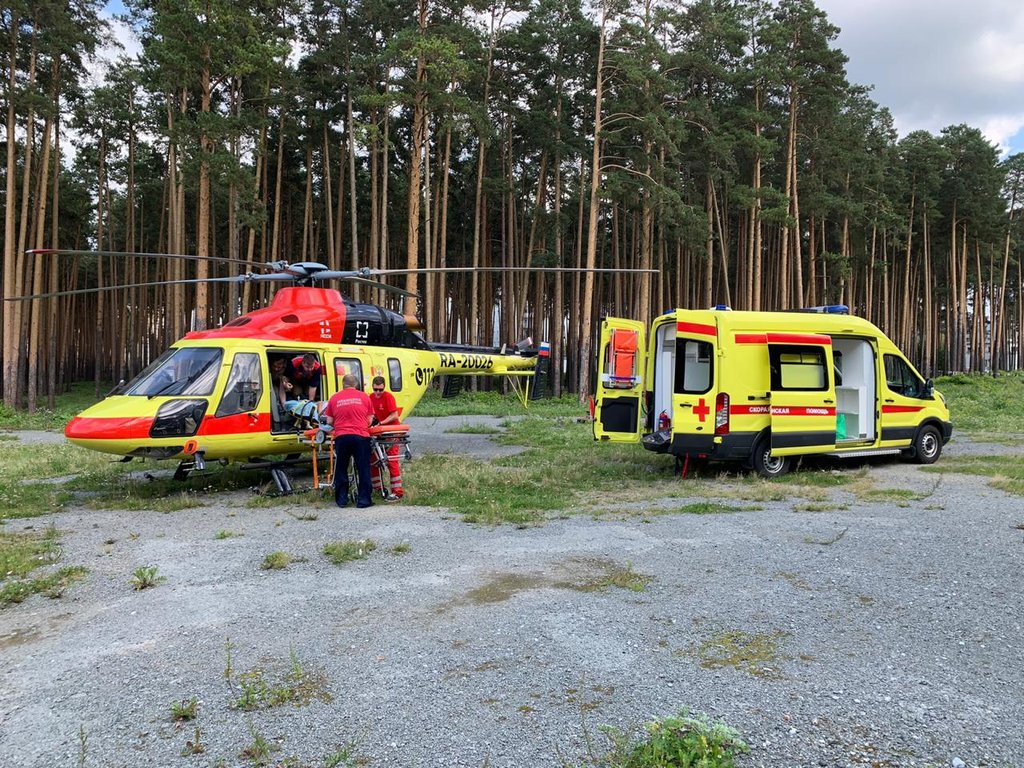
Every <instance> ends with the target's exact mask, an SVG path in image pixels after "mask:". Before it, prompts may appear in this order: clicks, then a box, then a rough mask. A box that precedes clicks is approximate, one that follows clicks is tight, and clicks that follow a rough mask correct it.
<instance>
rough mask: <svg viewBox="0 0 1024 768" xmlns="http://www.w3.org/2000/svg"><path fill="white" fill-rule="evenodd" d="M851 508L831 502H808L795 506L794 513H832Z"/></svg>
mask: <svg viewBox="0 0 1024 768" xmlns="http://www.w3.org/2000/svg"><path fill="white" fill-rule="evenodd" d="M849 508H850V506H849V505H848V504H838V503H834V502H830V501H808V502H807V503H805V504H794V505H793V511H794V512H832V511H836V510H843V509H849Z"/></svg>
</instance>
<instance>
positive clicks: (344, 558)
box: [323, 539, 377, 565]
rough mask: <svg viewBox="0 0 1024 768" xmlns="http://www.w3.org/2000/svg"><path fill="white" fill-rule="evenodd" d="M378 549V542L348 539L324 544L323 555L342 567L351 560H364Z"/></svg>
mask: <svg viewBox="0 0 1024 768" xmlns="http://www.w3.org/2000/svg"><path fill="white" fill-rule="evenodd" d="M376 548H377V542H375V541H374V540H373V539H348V540H345V541H332V542H328V543H327V544H324V547H323V553H324V554H325V555H326V556H327V559H328V560H330V561H331V562H332V563H334V565H341V564H342V563H347V562H349V561H351V560H363V559H364V558H366V557H368V556H369V554H370V553H371V552H373V551H374V550H375V549H376Z"/></svg>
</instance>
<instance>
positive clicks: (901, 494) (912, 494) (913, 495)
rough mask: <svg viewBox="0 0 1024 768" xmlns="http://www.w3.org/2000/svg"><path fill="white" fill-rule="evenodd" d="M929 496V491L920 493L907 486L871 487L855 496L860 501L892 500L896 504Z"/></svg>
mask: <svg viewBox="0 0 1024 768" xmlns="http://www.w3.org/2000/svg"><path fill="white" fill-rule="evenodd" d="M929 496H931V492H928V493H922V492H921V491H912V490H910V489H909V488H872V489H870V490H864V491H860V492H858V493H857V498H858V499H860V500H861V501H892V502H894V503H896V504H899V503H901V502H903V503H906V502H911V501H921V499H927V498H928V497H929Z"/></svg>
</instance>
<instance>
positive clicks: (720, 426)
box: [715, 392, 729, 435]
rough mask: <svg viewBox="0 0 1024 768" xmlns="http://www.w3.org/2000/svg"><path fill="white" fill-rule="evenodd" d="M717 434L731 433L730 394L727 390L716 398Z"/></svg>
mask: <svg viewBox="0 0 1024 768" xmlns="http://www.w3.org/2000/svg"><path fill="white" fill-rule="evenodd" d="M715 434H716V435H728V434H729V396H728V395H727V394H725V392H719V393H718V397H716V398H715Z"/></svg>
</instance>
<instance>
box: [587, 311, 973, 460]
mask: <svg viewBox="0 0 1024 768" xmlns="http://www.w3.org/2000/svg"><path fill="white" fill-rule="evenodd" d="M952 433H953V425H952V423H951V422H950V417H949V409H948V408H947V407H946V400H945V398H944V397H943V396H942V395H941V394H939V393H938V392H936V391H935V388H934V386H933V385H932V381H931V379H927V380H926V379H925V378H923V377H922V376H921V375H920V374H919V373H918V372H917V371H916V370H915V369H914V366H912V365H911V364H910V363H909V362H908V361H907V358H906V357H905V356H904V355H903V353H902V352H900V350H899V349H898V348H897V347H896V345H895V344H893V342H892V341H890V340H889V339H888V338H887V337H886V335H885V334H884V333H882V332H881V331H880V330H879V329H878V328H876V327H875V326H874V325H872V324H871V323H869V322H868V321H867V320H864V319H862V318H859V317H854V316H852V315H850V314H847V313H846V307H844V306H842V305H836V306H833V307H816V308H812V309H809V310H805V311H796V312H734V311H732V310H730V309H728V308H726V307H718V308H715V309H710V310H686V309H677V310H675V311H672V312H668V313H666V314H664V315H662V316H660V317H658V318H657V319H656V320H655V321H654V323H653V324H652V325H651V328H650V330H649V331H648V330H647V329H646V328H645V327H644V325H643V324H642V323H640V322H637V321H635V320H626V319H621V318H605V319H604V320H603V321H602V324H601V340H600V347H599V349H598V352H597V382H596V394H595V397H594V438H595V439H596V440H604V441H609V442H639V443H641V444H643V446H644V447H645V448H647V449H649V450H652V451H656V452H659V453H669V454H671V455H674V456H676V457H678V459H680V460H685V459H687V458H699V459H711V460H733V461H741V462H744V463H745V464H746V465H747V466H748V467H752V468H753V469H755V470H756V471H757V472H758V473H759V474H761V475H762V476H764V477H776V476H779V475H783V474H785V473H786V472H788V471H789V470H790V469H791V467H792V465H793V461H794V458H795V457H799V456H805V455H810V454H824V455H828V456H846V457H862V456H881V455H885V454H903V455H904V456H906V457H908V458H911V459H913V460H914V461H916V462H918V463H921V464H931V463H933V462H934V461H935V460H936V459H938V458H939V454H941V453H942V446H943V445H945V444H946V443H947V442H948V441H949V438H950V436H951V435H952Z"/></svg>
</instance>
